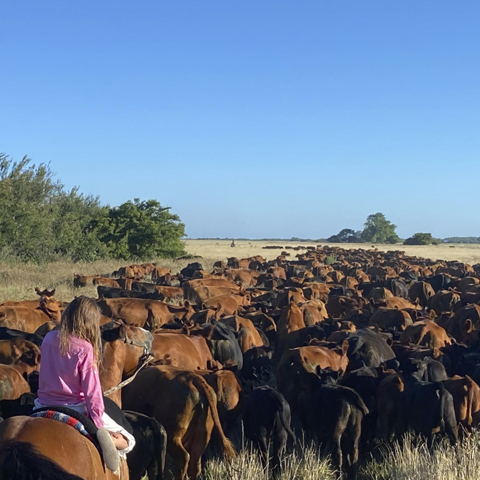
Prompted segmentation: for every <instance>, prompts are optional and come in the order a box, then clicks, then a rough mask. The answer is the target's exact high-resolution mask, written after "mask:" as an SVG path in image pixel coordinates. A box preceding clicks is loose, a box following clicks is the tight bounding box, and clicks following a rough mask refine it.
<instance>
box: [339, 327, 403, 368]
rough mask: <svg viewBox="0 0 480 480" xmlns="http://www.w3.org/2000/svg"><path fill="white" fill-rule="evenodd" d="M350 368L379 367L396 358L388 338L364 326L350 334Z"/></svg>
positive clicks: (348, 354) (348, 353)
mask: <svg viewBox="0 0 480 480" xmlns="http://www.w3.org/2000/svg"><path fill="white" fill-rule="evenodd" d="M347 339H348V352H347V356H348V359H349V363H348V369H349V370H350V371H351V370H356V369H357V368H361V367H374V368H376V367H379V366H380V365H381V364H382V363H385V362H387V361H388V360H392V359H394V358H395V353H394V352H393V350H392V349H391V347H390V345H389V344H388V343H387V342H386V340H385V339H384V338H383V337H382V336H381V335H380V334H378V333H375V332H374V331H372V330H370V329H368V328H363V329H361V330H358V331H356V332H354V333H351V334H350V335H349V336H348V338H347Z"/></svg>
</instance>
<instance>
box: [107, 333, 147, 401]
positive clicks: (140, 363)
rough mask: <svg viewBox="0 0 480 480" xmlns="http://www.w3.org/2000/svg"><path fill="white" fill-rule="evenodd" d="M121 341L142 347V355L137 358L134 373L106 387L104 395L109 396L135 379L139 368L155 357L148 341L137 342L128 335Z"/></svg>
mask: <svg viewBox="0 0 480 480" xmlns="http://www.w3.org/2000/svg"><path fill="white" fill-rule="evenodd" d="M122 341H123V342H124V343H126V344H127V345H132V346H134V347H140V348H143V355H142V356H141V357H140V359H139V360H138V364H137V367H136V370H135V373H134V374H133V375H132V376H131V377H128V378H127V379H126V380H123V382H120V383H119V384H118V385H116V386H115V387H112V388H110V389H108V390H107V391H106V392H103V395H104V396H105V397H108V396H110V395H111V394H112V393H115V392H117V391H118V390H120V389H121V388H123V387H125V386H126V385H128V384H129V383H131V382H133V381H134V380H135V377H136V376H137V375H138V373H139V372H140V370H142V368H144V367H145V366H146V365H148V363H149V362H151V361H152V360H153V359H154V358H155V354H153V353H152V351H151V344H149V343H148V342H143V343H137V342H135V341H134V340H132V339H130V338H128V337H125V338H123V339H122Z"/></svg>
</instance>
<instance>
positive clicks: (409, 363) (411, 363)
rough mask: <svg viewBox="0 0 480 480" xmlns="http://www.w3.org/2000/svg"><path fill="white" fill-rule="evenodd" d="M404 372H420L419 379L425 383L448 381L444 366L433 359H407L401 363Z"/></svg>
mask: <svg viewBox="0 0 480 480" xmlns="http://www.w3.org/2000/svg"><path fill="white" fill-rule="evenodd" d="M401 368H402V370H404V371H409V372H419V373H418V375H417V376H418V378H419V379H420V380H423V381H424V382H443V381H444V380H447V379H448V375H447V371H446V370H445V367H444V365H443V364H442V363H441V362H439V361H438V360H434V359H433V358H431V357H425V358H423V359H419V358H407V359H405V360H404V361H403V362H401Z"/></svg>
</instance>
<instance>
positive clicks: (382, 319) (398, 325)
mask: <svg viewBox="0 0 480 480" xmlns="http://www.w3.org/2000/svg"><path fill="white" fill-rule="evenodd" d="M412 323H413V320H412V317H411V316H410V314H409V313H408V312H406V311H404V310H399V309H398V308H384V307H381V308H379V309H378V310H377V311H376V312H375V313H373V315H372V316H371V317H370V320H369V322H368V324H369V325H370V326H373V327H376V328H380V329H382V330H391V329H396V330H405V327H407V326H408V325H412Z"/></svg>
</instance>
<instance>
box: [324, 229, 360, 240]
mask: <svg viewBox="0 0 480 480" xmlns="http://www.w3.org/2000/svg"><path fill="white" fill-rule="evenodd" d="M360 234H361V232H356V231H355V230H352V229H351V228H344V229H343V230H341V231H340V232H338V233H337V234H336V235H332V236H331V237H329V238H328V239H327V242H331V243H358V242H361V241H362V240H361V238H360Z"/></svg>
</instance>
